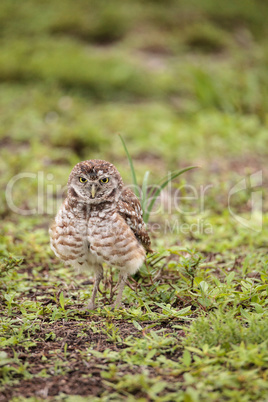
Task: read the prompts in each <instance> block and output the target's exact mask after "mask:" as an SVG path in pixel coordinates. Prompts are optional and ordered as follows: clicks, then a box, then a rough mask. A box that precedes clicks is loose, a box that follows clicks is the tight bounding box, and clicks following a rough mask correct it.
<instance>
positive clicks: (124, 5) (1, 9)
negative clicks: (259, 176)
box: [0, 0, 268, 219]
mask: <svg viewBox="0 0 268 402" xmlns="http://www.w3.org/2000/svg"><path fill="white" fill-rule="evenodd" d="M267 15H268V3H267V2H264V1H262V0H255V1H250V0H236V1H235V2H234V1H231V0H228V1H225V2H215V1H213V0H155V1H153V0H151V1H149V0H146V1H145V0H138V1H135V2H134V1H130V0H124V1H121V0H113V1H110V2H107V1H103V0H76V1H73V0H64V1H63V0H58V1H56V2H55V1H52V0H46V1H42V0H38V1H37V0H25V1H23V2H21V1H18V0H2V1H1V5H0V35H1V42H0V46H1V52H0V91H1V92H0V93H1V98H0V147H1V148H0V149H1V150H0V154H1V157H0V188H1V207H0V214H1V217H2V218H7V219H10V218H11V216H12V219H16V218H15V215H14V214H12V212H11V211H10V209H9V208H8V206H7V204H6V200H5V189H6V184H7V182H8V181H9V180H10V179H11V178H12V177H13V176H14V175H16V174H18V173H20V172H35V173H36V172H38V171H42V172H44V175H45V176H44V178H45V183H51V180H49V179H47V174H52V175H53V181H52V182H53V184H54V186H56V185H64V184H65V183H66V182H67V178H68V175H69V172H70V170H71V168H72V166H73V165H74V164H75V163H77V162H78V161H80V160H85V159H93V158H100V159H107V160H109V161H110V162H112V163H114V164H115V165H116V166H117V167H118V169H119V170H120V172H121V173H122V176H123V178H124V180H125V182H126V183H130V182H131V176H130V170H129V168H128V165H127V160H126V156H125V153H124V150H123V147H122V144H121V142H120V140H119V138H118V135H117V134H118V133H121V134H122V135H123V137H124V139H125V141H126V143H127V145H128V148H129V151H130V153H131V155H132V157H133V159H134V162H135V166H136V169H137V174H138V180H139V182H141V180H142V177H143V174H144V172H145V171H146V170H150V171H151V172H152V173H151V180H152V182H154V181H157V179H159V178H160V177H163V176H164V175H165V174H166V172H167V171H168V170H171V169H179V168H181V167H184V166H188V165H199V166H201V169H199V170H198V171H195V172H194V173H193V172H191V173H187V174H186V175H185V176H184V179H183V180H185V181H187V182H189V183H190V184H193V185H196V186H199V185H201V184H202V185H207V184H212V188H211V190H210V192H209V193H208V196H207V199H206V202H207V203H208V204H207V208H208V209H209V210H212V211H214V212H216V213H219V212H222V211H223V210H224V209H225V208H226V207H227V196H228V191H229V188H230V187H231V186H232V185H234V184H235V183H236V182H237V181H239V180H240V179H241V178H242V177H245V176H246V175H248V174H251V173H253V172H256V171H257V170H260V169H261V170H263V171H264V173H265V172H266V163H265V160H266V157H267V153H268V131H267V123H268V121H267V106H268V97H267V88H268V74H267V59H268V46H267V45H268V37H267V33H268V25H267ZM50 177H52V176H49V178H50ZM54 196H55V197H56V195H55V194H54ZM14 197H15V200H16V205H17V206H19V207H21V208H23V209H29V208H32V207H35V206H36V200H37V180H28V181H27V183H26V182H25V181H23V180H20V181H18V182H17V184H16V186H15V188H14ZM246 197H247V195H246V194H244V195H243V194H242V195H241V196H240V198H238V200H237V205H236V207H237V208H238V209H239V208H240V209H241V210H244V209H245V200H246Z"/></svg>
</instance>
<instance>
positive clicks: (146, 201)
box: [119, 134, 198, 223]
mask: <svg viewBox="0 0 268 402" xmlns="http://www.w3.org/2000/svg"><path fill="white" fill-rule="evenodd" d="M119 137H120V139H121V142H122V144H123V147H124V150H125V152H126V155H127V158H128V161H129V165H130V169H131V175H132V181H133V187H134V192H135V194H136V196H137V197H138V198H140V201H141V207H142V212H143V220H144V222H145V223H148V221H149V219H150V214H151V212H152V209H153V207H154V204H155V202H156V200H157V197H158V196H159V195H160V194H161V191H162V190H163V189H164V188H165V187H166V186H167V185H168V184H169V183H170V182H171V181H173V180H174V179H176V178H177V177H179V176H180V175H182V174H183V173H185V172H188V171H189V170H192V169H195V168H197V167H198V166H189V167H187V168H184V169H181V170H174V171H173V172H169V173H168V174H167V176H164V177H163V178H162V179H160V181H159V182H158V183H157V184H156V185H154V186H151V188H150V190H148V187H149V186H148V179H149V174H150V172H149V171H146V172H145V175H144V178H143V183H142V189H141V194H140V191H139V186H138V182H137V177H136V172H135V168H134V165H133V161H132V158H131V156H130V154H129V152H128V149H127V146H126V143H125V141H124V139H123V137H122V135H121V134H119Z"/></svg>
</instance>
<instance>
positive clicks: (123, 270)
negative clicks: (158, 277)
mask: <svg viewBox="0 0 268 402" xmlns="http://www.w3.org/2000/svg"><path fill="white" fill-rule="evenodd" d="M50 241H51V248H52V250H53V251H54V253H55V254H56V256H57V257H59V258H60V259H61V260H63V261H64V262H65V263H67V264H71V265H73V266H74V267H76V268H83V269H86V270H91V271H93V272H94V274H95V284H94V288H93V293H92V296H91V299H90V302H89V305H88V309H94V308H95V297H96V294H97V291H98V286H99V283H100V281H101V279H102V277H103V268H102V264H103V263H106V264H108V265H112V266H115V267H117V268H118V269H119V270H120V278H119V282H118V296H117V298H116V301H115V305H117V306H120V304H121V299H122V293H123V289H124V285H125V282H126V279H127V277H128V275H132V274H134V273H135V272H136V271H138V269H139V268H140V267H141V265H142V264H143V262H144V260H145V253H146V252H151V251H152V250H151V248H150V245H151V241H150V237H149V235H148V233H147V231H146V228H145V224H144V222H143V219H142V210H141V205H140V202H139V200H138V198H137V197H136V196H135V194H134V193H133V192H132V191H131V190H129V189H128V188H125V187H124V184H123V180H122V178H121V176H120V173H119V172H118V171H117V169H116V168H115V166H114V165H112V164H111V163H109V162H106V161H102V160H98V159H96V160H88V161H84V162H80V163H78V164H77V165H75V167H74V168H73V170H72V171H71V174H70V176H69V180H68V193H67V197H66V199H65V201H64V202H63V204H62V206H61V208H60V210H59V212H58V214H57V216H56V218H55V222H54V224H53V225H52V227H51V228H50Z"/></svg>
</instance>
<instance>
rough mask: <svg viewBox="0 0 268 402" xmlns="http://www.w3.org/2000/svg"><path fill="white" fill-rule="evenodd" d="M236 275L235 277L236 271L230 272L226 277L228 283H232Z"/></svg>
mask: <svg viewBox="0 0 268 402" xmlns="http://www.w3.org/2000/svg"><path fill="white" fill-rule="evenodd" d="M234 277H235V271H232V272H230V273H229V275H228V276H227V277H226V282H227V284H228V285H230V284H231V283H232V282H233V280H234Z"/></svg>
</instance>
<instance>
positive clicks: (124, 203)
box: [118, 188, 153, 253]
mask: <svg viewBox="0 0 268 402" xmlns="http://www.w3.org/2000/svg"><path fill="white" fill-rule="evenodd" d="M118 213H119V215H121V216H122V217H123V218H124V220H125V221H126V223H127V224H128V226H129V227H130V228H131V229H132V230H133V232H134V234H135V236H136V238H137V239H138V240H139V242H140V243H141V244H142V245H143V247H144V248H145V250H146V252H147V253H152V252H153V250H152V249H151V240H150V237H149V234H148V232H147V230H146V226H145V223H144V221H143V218H142V209H141V204H140V201H139V199H138V197H136V195H135V194H134V193H133V192H132V191H131V190H130V189H128V188H125V189H124V190H123V191H122V193H121V195H120V198H119V201H118Z"/></svg>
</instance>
